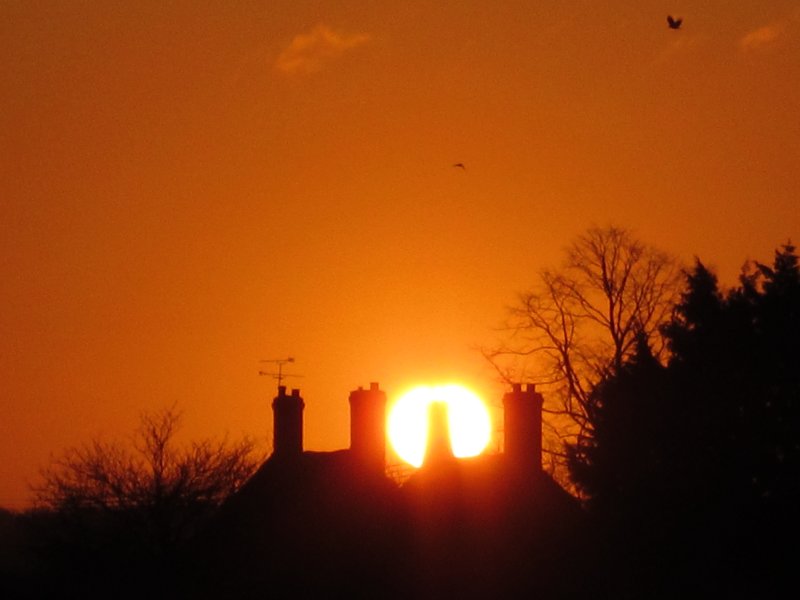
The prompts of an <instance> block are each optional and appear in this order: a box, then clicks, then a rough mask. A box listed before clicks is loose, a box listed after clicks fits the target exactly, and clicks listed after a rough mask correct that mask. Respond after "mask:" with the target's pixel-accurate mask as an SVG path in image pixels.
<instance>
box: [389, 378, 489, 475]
mask: <svg viewBox="0 0 800 600" xmlns="http://www.w3.org/2000/svg"><path fill="white" fill-rule="evenodd" d="M432 402H444V403H446V404H447V414H448V419H447V420H448V426H449V431H450V443H451V446H452V450H453V455H454V456H456V457H459V458H464V457H468V456H476V455H478V454H480V453H481V452H482V451H483V449H484V448H486V445H487V444H488V443H489V438H490V436H491V418H490V416H489V411H488V409H487V408H486V405H485V404H484V403H483V401H482V400H481V399H480V398H479V397H478V396H477V395H476V394H475V393H473V392H471V391H470V390H468V389H467V388H465V387H463V386H460V385H452V384H451V385H442V386H419V387H416V388H414V389H412V390H411V391H409V392H407V393H405V394H404V395H403V396H401V397H400V399H399V400H398V401H397V402H396V403H395V404H394V405H393V406H392V407H391V409H390V411H389V422H388V431H389V441H390V442H391V444H392V447H393V448H394V449H395V451H396V452H397V454H398V456H400V458H402V459H403V460H404V461H406V462H407V463H409V464H411V465H413V466H415V467H420V466H421V465H422V462H423V460H424V458H425V449H426V447H427V443H428V425H429V423H428V408H429V406H430V404H431V403H432Z"/></svg>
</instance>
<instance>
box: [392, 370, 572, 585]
mask: <svg viewBox="0 0 800 600" xmlns="http://www.w3.org/2000/svg"><path fill="white" fill-rule="evenodd" d="M432 407H433V405H432ZM503 407H504V438H505V439H504V446H505V448H504V452H503V453H502V454H493V455H492V454H485V455H481V456H477V457H473V458H468V459H456V458H454V457H453V455H452V453H450V452H449V448H450V445H449V442H448V441H447V440H448V438H449V433H448V432H447V419H446V417H445V416H443V413H442V409H441V408H439V407H437V408H436V409H435V410H433V411H432V412H431V415H430V417H431V418H430V423H431V436H430V437H431V438H432V439H431V443H430V444H429V447H428V456H426V461H425V463H424V464H423V466H422V467H421V468H420V469H419V470H418V471H417V472H416V473H414V474H413V475H412V476H411V477H410V478H409V479H408V481H406V483H405V484H404V485H403V486H402V489H401V492H402V494H403V501H404V505H405V506H406V507H407V514H408V517H409V518H410V524H409V531H410V532H411V533H412V535H413V540H412V542H411V546H412V547H414V548H415V549H416V557H417V560H418V562H416V563H415V564H413V565H412V566H411V569H410V571H411V572H412V573H414V576H415V577H416V578H417V581H416V582H415V586H416V589H415V590H414V592H415V594H416V595H417V596H418V597H428V596H434V597H500V598H507V597H512V598H515V597H546V598H564V597H579V596H582V595H583V594H584V593H585V592H586V591H587V588H586V584H587V581H586V580H584V579H582V578H580V577H575V571H576V568H577V566H578V565H579V564H581V562H582V560H583V551H584V539H583V534H584V514H583V511H582V510H581V508H580V505H579V504H578V502H577V501H576V500H575V498H573V497H572V496H571V495H570V494H568V493H567V492H566V491H565V490H564V489H563V488H562V487H561V486H560V485H558V484H557V483H556V482H555V481H554V480H553V479H552V477H551V476H550V475H549V474H548V473H546V472H545V471H544V470H543V469H542V417H541V410H542V396H541V394H539V393H538V392H536V390H535V387H534V386H533V385H528V386H527V387H526V388H523V387H522V386H521V385H518V384H515V385H514V386H513V387H512V390H511V391H510V392H509V393H507V394H505V396H504V398H503ZM437 429H438V431H436V430H437ZM436 439H438V440H439V441H438V442H437V441H435V440H436ZM441 440H444V443H443V442H442V441H441Z"/></svg>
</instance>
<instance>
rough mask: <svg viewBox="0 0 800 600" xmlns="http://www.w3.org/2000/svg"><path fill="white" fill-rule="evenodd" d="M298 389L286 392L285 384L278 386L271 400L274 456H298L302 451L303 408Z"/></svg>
mask: <svg viewBox="0 0 800 600" xmlns="http://www.w3.org/2000/svg"><path fill="white" fill-rule="evenodd" d="M304 407H305V403H304V402H303V399H302V398H301V397H300V390H298V389H293V390H292V394H291V396H290V395H287V394H286V386H285V385H279V386H278V395H277V396H276V397H275V399H274V400H273V401H272V422H273V449H272V453H273V454H274V455H275V456H282V457H290V456H300V455H301V454H302V453H303V408H304Z"/></svg>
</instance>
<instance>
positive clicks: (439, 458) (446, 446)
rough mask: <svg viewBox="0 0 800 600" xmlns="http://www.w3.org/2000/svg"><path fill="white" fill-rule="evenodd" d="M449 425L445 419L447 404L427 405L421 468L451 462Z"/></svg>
mask: <svg viewBox="0 0 800 600" xmlns="http://www.w3.org/2000/svg"><path fill="white" fill-rule="evenodd" d="M453 459H454V456H453V449H452V447H451V445H450V424H449V422H448V419H447V404H446V403H445V402H431V403H430V405H428V441H427V443H426V444H425V460H424V461H423V463H422V466H423V467H433V466H435V465H442V464H447V463H450V462H452V461H453Z"/></svg>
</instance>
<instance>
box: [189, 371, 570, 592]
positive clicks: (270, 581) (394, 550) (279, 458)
mask: <svg viewBox="0 0 800 600" xmlns="http://www.w3.org/2000/svg"><path fill="white" fill-rule="evenodd" d="M349 400H350V434H351V440H350V448H349V449H347V450H340V451H336V452H309V451H304V450H303V448H302V414H303V407H304V403H303V399H302V398H301V397H300V393H299V390H292V393H291V394H287V393H286V389H285V388H284V387H280V388H279V392H278V396H277V397H276V398H275V400H274V402H273V405H272V406H273V418H274V452H273V454H272V456H270V458H269V459H267V460H266V461H265V463H264V464H263V465H262V466H261V467H260V468H259V469H258V471H257V472H256V473H255V474H254V475H253V477H252V478H251V479H250V480H249V481H248V482H247V483H246V484H245V485H244V486H243V487H242V489H241V490H240V491H239V492H238V493H237V494H235V495H234V496H233V497H231V498H230V499H229V500H228V502H226V503H225V505H224V506H223V507H222V508H221V510H220V512H219V514H218V516H217V518H216V519H215V521H214V523H213V524H212V526H211V527H210V528H209V531H208V533H207V536H206V538H205V540H204V543H203V544H202V545H201V546H199V547H198V554H199V555H201V558H202V560H204V561H205V562H204V563H201V564H204V565H205V567H204V568H203V569H202V571H203V576H202V577H200V578H197V579H196V580H195V581H196V583H197V588H196V589H195V590H194V592H195V593H196V595H197V596H200V595H202V594H203V593H204V592H207V593H208V595H210V596H217V597H219V596H222V597H237V598H242V597H263V596H264V595H267V594H268V593H269V592H275V591H277V590H279V589H282V588H284V587H287V586H288V591H289V595H297V596H304V597H308V596H311V597H348V598H358V597H364V598H366V597H370V598H375V597H380V598H389V597H414V598H428V597H455V596H460V597H479V596H483V597H486V596H487V595H489V596H492V597H508V595H512V596H513V595H516V594H521V593H535V592H542V593H547V594H551V595H550V596H549V597H566V596H567V595H570V594H566V593H561V592H564V591H568V592H570V593H571V592H572V591H574V590H572V588H571V584H572V583H574V581H575V579H576V578H575V577H574V576H573V571H574V569H575V567H576V564H577V562H576V561H577V558H578V557H577V554H576V552H577V546H578V544H577V542H578V539H579V538H578V536H579V533H580V532H579V529H580V525H581V518H582V512H581V510H580V508H579V506H578V504H577V503H576V501H575V500H574V498H572V497H571V496H570V495H569V494H567V493H566V492H565V491H564V490H563V489H562V488H561V487H560V486H558V485H557V484H556V483H555V482H554V481H553V480H552V478H551V477H550V476H549V475H547V474H546V473H545V472H544V471H543V470H542V468H541V405H542V403H541V395H539V394H538V393H537V392H536V391H535V389H534V387H533V386H530V385H529V386H527V388H526V389H523V388H522V386H519V385H515V386H513V388H512V391H511V392H509V393H508V394H506V396H505V398H504V408H505V414H506V418H505V430H506V450H507V451H506V452H505V453H504V454H499V455H484V456H480V457H475V458H472V459H456V458H454V457H453V455H452V452H451V450H450V443H449V433H448V431H447V415H446V407H445V406H444V405H440V404H438V403H433V404H432V405H431V411H432V414H431V417H432V418H431V423H432V425H431V434H430V436H429V439H430V442H429V445H428V450H427V454H426V460H425V463H424V465H423V467H422V468H421V469H419V470H418V471H417V472H416V473H415V474H414V475H412V476H411V477H410V478H409V479H408V480H407V481H406V482H405V483H404V484H403V485H402V486H399V485H398V484H396V483H395V482H394V481H393V480H391V479H390V478H388V477H387V476H386V474H385V473H386V471H385V443H386V442H385V440H386V435H385V422H386V395H385V393H384V392H383V391H382V390H380V389H379V386H378V384H376V383H373V384H371V385H370V387H369V389H363V388H359V389H358V390H355V391H353V392H352V393H351V394H350V398H349ZM565 583H566V584H570V585H568V586H567V587H566V588H565V587H563V586H564V584H565ZM559 586H560V587H559ZM553 593H558V594H559V595H558V596H553V595H552V594H553Z"/></svg>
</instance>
